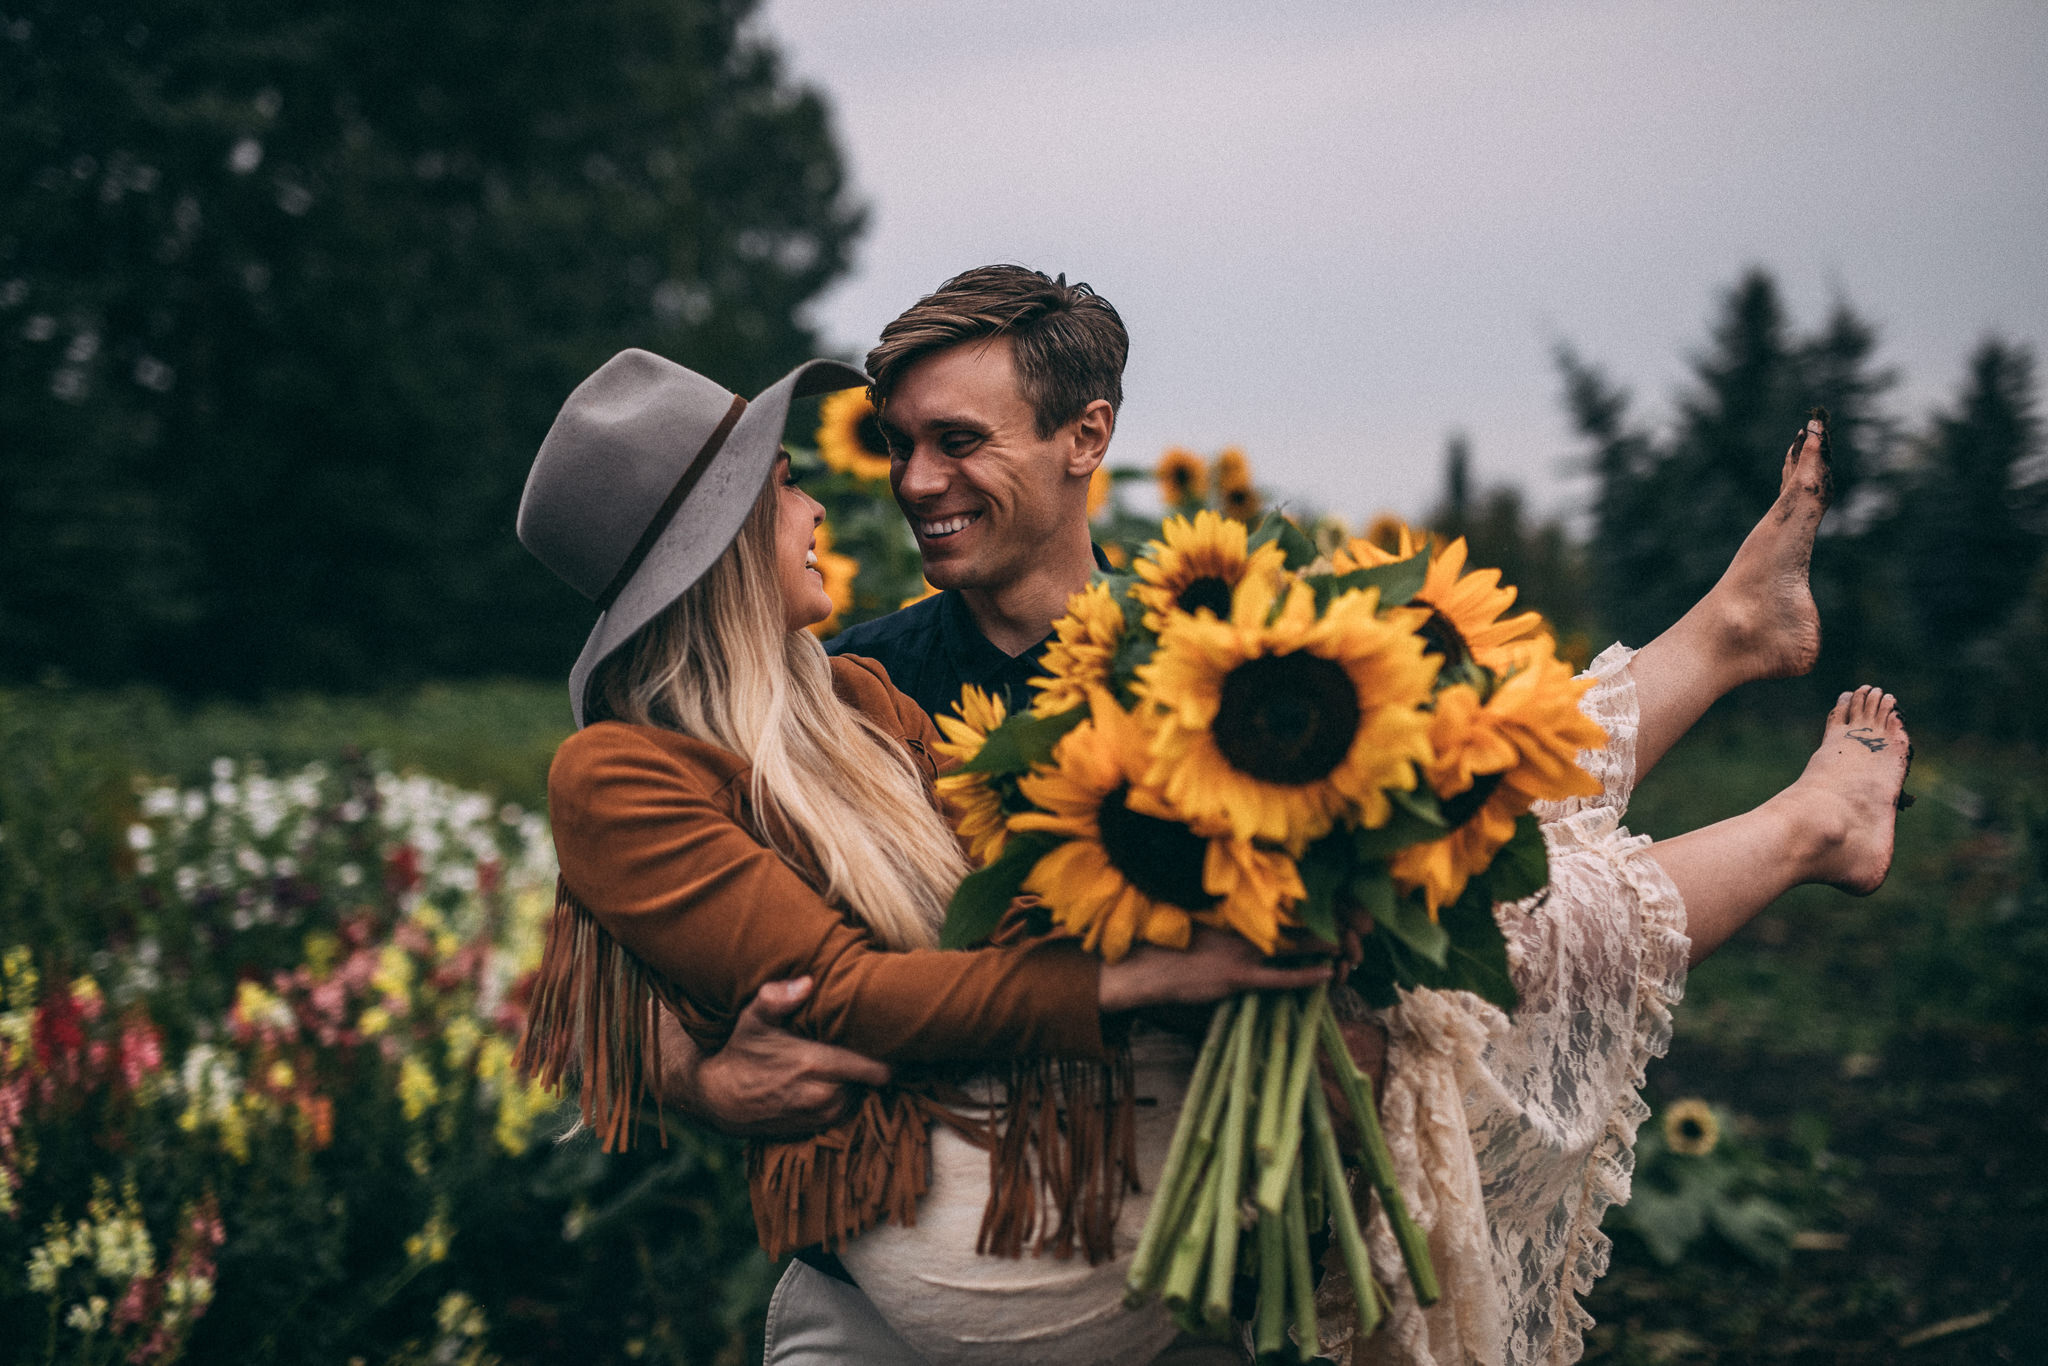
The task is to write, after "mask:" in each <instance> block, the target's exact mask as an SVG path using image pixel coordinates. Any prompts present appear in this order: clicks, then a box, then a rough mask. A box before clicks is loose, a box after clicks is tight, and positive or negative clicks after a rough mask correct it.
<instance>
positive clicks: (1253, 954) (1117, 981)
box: [1096, 926, 1330, 1014]
mask: <svg viewBox="0 0 2048 1366" xmlns="http://www.w3.org/2000/svg"><path fill="white" fill-rule="evenodd" d="M1329 980H1330V964H1328V963H1311V964H1309V965H1308V966H1307V967H1297V968H1280V967H1274V966H1273V965H1272V964H1270V963H1268V962H1267V961H1266V959H1265V957H1264V956H1263V955H1262V954H1260V952H1259V951H1258V950H1257V949H1255V948H1253V947H1252V946H1251V944H1249V943H1247V942H1246V941H1245V940H1243V939H1240V938H1238V937H1237V936H1236V935H1234V934H1230V933H1227V932H1226V931H1223V930H1216V929H1210V928H1208V927H1207V926H1203V927H1202V928H1200V929H1197V930H1196V931H1195V935H1194V938H1193V939H1192V940H1191V941H1189V943H1188V946H1187V947H1186V948H1185V949H1161V948H1154V947H1153V946H1151V945H1149V944H1141V945H1139V946H1138V947H1136V948H1134V949H1132V950H1131V951H1130V952H1129V953H1128V954H1126V955H1124V959H1123V961H1122V962H1120V963H1105V964H1104V965H1103V968H1102V978H1101V984H1100V985H1099V986H1098V987H1097V988H1096V1001H1097V1003H1098V1004H1099V1005H1100V1006H1101V1007H1102V1011H1103V1013H1104V1014H1111V1013H1113V1012H1116V1011H1119V1010H1136V1009H1139V1008H1140V1007H1142V1006H1159V1005H1200V1004H1202V1003H1204V1002H1206V1001H1218V1000H1221V999H1223V998H1224V997H1225V996H1228V995H1230V994H1232V993H1233V992H1239V991H1289V990H1293V989H1295V988H1297V987H1313V986H1319V985H1321V984H1322V983H1324V982H1327V981H1329Z"/></svg>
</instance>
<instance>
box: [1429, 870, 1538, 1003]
mask: <svg viewBox="0 0 2048 1366" xmlns="http://www.w3.org/2000/svg"><path fill="white" fill-rule="evenodd" d="M1441 914H1442V924H1443V928H1444V932H1445V933H1446V934H1448V935H1449V936H1450V939H1451V951H1450V954H1449V957H1448V960H1447V962H1446V964H1445V966H1446V968H1447V969H1448V974H1447V977H1448V980H1446V981H1445V982H1444V983H1442V985H1445V986H1449V987H1452V988H1454V989H1455V990H1458V991H1469V992H1471V993H1472V994H1473V995H1475V996H1478V997H1480V998H1482V999H1484V1000H1488V1001H1491V1002H1493V1003H1494V1004H1495V1005H1497V1006H1499V1007H1500V1008H1501V1009H1502V1010H1513V1009H1514V1008H1515V1003H1516V1001H1517V1000H1518V999H1519V997H1517V995H1516V994H1515V983H1514V979H1513V978H1512V977H1510V976H1509V975H1508V941H1507V936H1505V935H1503V934H1502V933H1501V930H1500V922H1499V921H1497V920H1495V919H1494V918H1493V900H1492V898H1491V897H1489V896H1488V895H1487V894H1486V891H1485V889H1484V888H1482V887H1480V886H1479V885H1478V884H1476V883H1474V884H1472V885H1469V886H1467V887H1466V888H1465V895H1463V896H1461V897H1459V898H1458V899H1457V900H1456V901H1455V902H1453V903H1452V904H1451V905H1449V906H1446V907H1444V908H1443V911H1442V913H1441Z"/></svg>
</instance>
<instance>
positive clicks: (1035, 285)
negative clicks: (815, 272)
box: [867, 266, 1131, 437]
mask: <svg viewBox="0 0 2048 1366" xmlns="http://www.w3.org/2000/svg"><path fill="white" fill-rule="evenodd" d="M997 336H1003V337H1008V338H1009V339H1010V346H1011V349H1012V354H1013V355H1014V357H1015V358H1016V365H1017V380H1018V383H1019V385H1020V387H1021V388H1022V389H1023V391H1024V399H1025V401H1026V402H1028V403H1029V404H1030V405H1031V410H1032V414H1033V416H1034V417H1036V419H1037V422H1038V434H1039V435H1040V436H1041V437H1046V436H1051V435H1052V434H1053V433H1054V432H1056V431H1058V430H1059V429H1060V428H1061V427H1063V426H1065V425H1066V424H1067V423H1069V422H1072V421H1073V420H1074V419H1075V418H1077V417H1079V416H1080V415H1081V413H1082V412H1083V411H1084V410H1085V409H1086V408H1087V407H1088V405H1089V404H1091V403H1093V402H1094V401H1095V400H1097V399H1106V400H1108V402H1109V406H1110V411H1112V412H1114V411H1116V410H1117V409H1118V408H1120V407H1122V406H1123V401H1124V361H1125V359H1126V358H1127V357H1128V356H1129V355H1130V351H1131V339H1130V335H1129V334H1128V333H1126V332H1125V331H1124V322H1123V319H1122V318H1119V317H1118V316H1117V313H1116V309H1114V308H1112V307H1111V306H1110V303H1109V300H1107V299H1105V298H1103V297H1102V296H1101V295H1100V294H1097V293H1096V292H1095V291H1094V290H1092V289H1090V288H1089V287H1088V286H1086V285H1081V284H1074V285H1070V284H1068V283H1067V277H1066V276H1065V275H1064V274H1062V275H1060V277H1059V278H1058V279H1054V278H1053V277H1052V276H1049V275H1047V274H1045V273H1044V272H1043V271H1037V270H1030V269H1027V268H1026V267H1024V266H981V267H979V268H977V269H975V270H970V271H966V272H964V273H962V274H959V275H955V276H954V277H953V278H952V279H950V280H948V281H946V283H944V284H942V285H940V286H939V287H938V288H937V289H936V290H934V291H933V292H932V293H930V294H927V295H926V296H925V297H924V298H922V299H919V300H918V301H917V302H916V303H914V304H912V305H911V306H910V307H909V308H907V309H905V310H904V311H903V313H902V314H901V315H900V316H898V317H897V319H896V320H895V321H894V322H892V323H890V324H889V325H888V326H887V327H885V328H883V329H882V339H881V341H879V342H878V343H876V345H875V349H874V350H872V351H870V352H868V359H867V369H868V374H869V375H871V376H872V377H873V378H874V387H873V389H872V390H871V391H870V393H871V394H872V396H873V398H874V401H875V406H876V407H883V406H885V405H886V404H887V403H888V401H889V394H890V392H891V391H892V390H893V389H894V388H895V387H896V383H897V381H898V380H900V379H902V378H903V376H904V374H905V372H907V371H908V370H909V369H910V367H911V366H913V365H915V364H917V362H919V361H920V360H923V359H924V358H925V357H926V356H929V355H931V354H932V353H934V352H936V351H944V350H946V349H947V348H949V347H953V346H958V345H959V344H960V343H962V342H966V341H973V340H975V339H977V338H981V337H997Z"/></svg>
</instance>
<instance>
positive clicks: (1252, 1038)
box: [1202, 992, 1264, 1326]
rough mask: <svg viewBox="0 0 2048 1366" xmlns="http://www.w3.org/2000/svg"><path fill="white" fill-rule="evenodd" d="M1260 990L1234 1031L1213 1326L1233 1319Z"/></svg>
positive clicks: (1220, 1166) (1212, 1265) (1212, 1285)
mask: <svg viewBox="0 0 2048 1366" xmlns="http://www.w3.org/2000/svg"><path fill="white" fill-rule="evenodd" d="M1263 999H1264V997H1263V996H1261V995H1260V994H1259V993H1257V992H1247V993H1245V996H1244V1004H1243V1005H1242V1006H1240V1007H1239V1008H1238V1012H1237V1023H1236V1024H1235V1025H1234V1026H1233V1028H1232V1030H1231V1032H1232V1033H1233V1034H1234V1035H1236V1036H1237V1037H1236V1038H1233V1039H1232V1040H1231V1045H1230V1064H1231V1066H1230V1101H1229V1108H1228V1109H1227V1110H1226V1111H1225V1113H1224V1116H1223V1145H1222V1147H1221V1149H1220V1150H1219V1152H1218V1155H1217V1164H1216V1222H1215V1225H1214V1227H1213V1229H1212V1232H1211V1237H1212V1240H1213V1241H1212V1244H1211V1247H1210V1251H1209V1293H1208V1295H1207V1296H1206V1297H1205V1298H1204V1300H1203V1302H1202V1316H1203V1317H1204V1318H1206V1319H1207V1320H1208V1321H1209V1322H1210V1323H1211V1324H1212V1325H1216V1326H1221V1325H1222V1324H1224V1323H1227V1322H1229V1320H1230V1289H1231V1281H1232V1280H1233V1279H1234V1278H1235V1276H1236V1273H1237V1235H1238V1234H1239V1233H1240V1232H1242V1231H1243V1230H1242V1228H1241V1227H1240V1225H1239V1223H1238V1217H1237V1193H1238V1191H1239V1190H1240V1189H1242V1187H1243V1182H1244V1139H1245V1127H1246V1122H1247V1121H1248V1120H1249V1119H1250V1117H1251V1116H1250V1110H1251V1091H1252V1058H1253V1056H1254V1054H1255V1053H1256V1052H1257V1051H1258V1037H1259V1004H1260V1002H1261V1001H1262V1000H1263Z"/></svg>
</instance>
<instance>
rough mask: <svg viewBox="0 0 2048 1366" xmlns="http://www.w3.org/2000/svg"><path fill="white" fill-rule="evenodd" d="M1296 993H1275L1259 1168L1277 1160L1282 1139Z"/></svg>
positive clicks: (1262, 1093)
mask: <svg viewBox="0 0 2048 1366" xmlns="http://www.w3.org/2000/svg"><path fill="white" fill-rule="evenodd" d="M1296 1011H1297V1007H1296V1005H1295V1001H1294V993H1293V992H1291V991H1287V992H1276V993H1274V996H1273V1023H1272V1025H1271V1027H1270V1029H1269V1030H1268V1032H1267V1035H1266V1067H1265V1070H1264V1071H1263V1072H1262V1073H1260V1075H1259V1137H1258V1143H1257V1145H1256V1146H1257V1149H1258V1154H1259V1170H1260V1171H1261V1172H1264V1171H1265V1170H1266V1168H1268V1167H1270V1166H1271V1165H1272V1164H1273V1158H1274V1155H1275V1153H1276V1152H1277V1151H1278V1149H1279V1143H1280V1113H1281V1111H1280V1102H1281V1099H1282V1098H1283V1097H1284V1096H1285V1095H1286V1092H1287V1059H1288V1054H1287V1048H1288V1044H1289V1042H1290V1041H1291V1040H1292V1039H1293V1037H1294V1017H1295V1014H1296Z"/></svg>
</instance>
